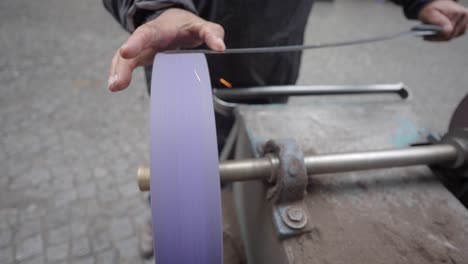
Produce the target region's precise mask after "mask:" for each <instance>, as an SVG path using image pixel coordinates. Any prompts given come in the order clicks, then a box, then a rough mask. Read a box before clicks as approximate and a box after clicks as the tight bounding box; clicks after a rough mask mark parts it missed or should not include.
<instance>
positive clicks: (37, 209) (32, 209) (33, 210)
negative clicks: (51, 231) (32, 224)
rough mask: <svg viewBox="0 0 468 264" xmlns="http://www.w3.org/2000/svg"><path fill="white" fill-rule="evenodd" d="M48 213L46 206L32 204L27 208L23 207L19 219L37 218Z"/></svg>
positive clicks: (21, 220)
mask: <svg viewBox="0 0 468 264" xmlns="http://www.w3.org/2000/svg"><path fill="white" fill-rule="evenodd" d="M45 214H46V210H45V208H44V207H41V206H39V205H37V204H30V205H29V206H28V207H26V209H23V210H21V211H20V213H19V221H20V222H26V221H31V220H37V219H39V218H40V217H42V216H44V215H45Z"/></svg>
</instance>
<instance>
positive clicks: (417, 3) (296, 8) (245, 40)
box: [103, 0, 431, 87]
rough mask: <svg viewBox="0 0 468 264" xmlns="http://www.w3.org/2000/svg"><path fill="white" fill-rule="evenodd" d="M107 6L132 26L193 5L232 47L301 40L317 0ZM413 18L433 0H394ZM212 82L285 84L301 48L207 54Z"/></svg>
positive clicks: (146, 1)
mask: <svg viewBox="0 0 468 264" xmlns="http://www.w3.org/2000/svg"><path fill="white" fill-rule="evenodd" d="M103 1H104V5H105V6H106V8H107V9H108V10H109V11H110V12H111V13H112V14H113V16H114V17H115V18H116V19H117V20H118V21H119V22H120V23H121V24H122V25H123V26H124V27H125V28H126V29H127V30H129V31H133V30H134V29H135V28H136V27H138V26H139V25H141V24H142V23H144V22H145V21H147V20H148V19H149V18H153V17H154V16H155V15H157V14H158V13H160V12H162V11H164V10H165V9H167V8H170V7H174V6H176V7H180V8H184V9H186V10H189V11H191V12H193V13H195V14H197V15H199V16H200V17H202V18H204V19H206V20H209V21H212V22H215V23H218V24H220V25H222V26H223V27H224V29H225V32H226V36H225V43H226V46H227V47H228V48H241V47H260V46H283V45H297V44H302V43H303V37H304V36H303V35H304V29H305V26H306V23H307V18H308V16H309V12H310V10H311V8H312V4H313V0H295V1H284V0H263V1H260V0H259V1H245V0H230V1H222V0H193V1H192V0H103ZM394 1H395V2H397V3H399V4H401V5H402V6H403V9H404V11H405V14H406V15H407V17H409V18H416V17H417V14H418V13H419V11H420V10H421V8H422V7H424V6H425V5H426V4H427V3H429V2H431V0H394ZM207 58H208V64H209V67H210V74H211V80H212V85H213V86H214V87H219V86H222V85H221V84H220V83H219V78H224V79H226V80H227V81H229V82H231V83H232V84H233V86H234V87H247V86H263V85H287V84H294V83H295V82H296V80H297V77H298V73H299V67H300V62H301V53H300V52H288V53H275V54H229V55H223V56H219V55H214V56H213V55H211V56H207Z"/></svg>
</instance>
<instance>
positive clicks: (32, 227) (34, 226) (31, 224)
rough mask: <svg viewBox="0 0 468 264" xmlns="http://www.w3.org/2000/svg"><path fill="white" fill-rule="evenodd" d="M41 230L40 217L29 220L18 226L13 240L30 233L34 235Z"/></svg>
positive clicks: (22, 237) (27, 235)
mask: <svg viewBox="0 0 468 264" xmlns="http://www.w3.org/2000/svg"><path fill="white" fill-rule="evenodd" d="M39 232H41V221H40V219H35V220H31V221H28V222H24V223H22V224H20V225H19V226H18V229H17V231H16V233H15V241H16V242H18V241H21V240H23V239H25V238H27V237H30V236H32V235H36V234H38V233H39Z"/></svg>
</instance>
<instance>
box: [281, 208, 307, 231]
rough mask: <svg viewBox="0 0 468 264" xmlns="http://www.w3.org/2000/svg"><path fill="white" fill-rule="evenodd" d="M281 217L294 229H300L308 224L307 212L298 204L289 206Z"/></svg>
mask: <svg viewBox="0 0 468 264" xmlns="http://www.w3.org/2000/svg"><path fill="white" fill-rule="evenodd" d="M281 219H282V220H283V222H284V223H285V224H286V225H287V226H288V227H290V228H292V229H297V230H300V229H302V228H304V227H306V225H307V213H306V212H305V211H304V209H302V208H301V207H298V206H289V207H287V208H286V209H285V210H284V212H283V214H282V215H281Z"/></svg>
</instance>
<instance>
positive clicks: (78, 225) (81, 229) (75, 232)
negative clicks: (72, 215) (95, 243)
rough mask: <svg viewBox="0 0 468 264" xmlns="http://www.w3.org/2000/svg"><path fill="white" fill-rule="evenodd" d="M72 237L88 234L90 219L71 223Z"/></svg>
mask: <svg viewBox="0 0 468 264" xmlns="http://www.w3.org/2000/svg"><path fill="white" fill-rule="evenodd" d="M70 227H71V235H72V238H77V237H81V236H84V235H86V232H87V231H88V221H85V220H81V221H75V222H72V223H71V225H70Z"/></svg>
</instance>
